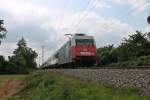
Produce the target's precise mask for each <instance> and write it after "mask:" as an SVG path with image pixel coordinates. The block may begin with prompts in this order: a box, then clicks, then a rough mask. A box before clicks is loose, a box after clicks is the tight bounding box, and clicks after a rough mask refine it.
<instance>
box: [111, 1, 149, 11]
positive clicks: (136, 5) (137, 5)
mask: <svg viewBox="0 0 150 100" xmlns="http://www.w3.org/2000/svg"><path fill="white" fill-rule="evenodd" d="M111 1H113V2H116V3H119V4H123V5H124V4H126V5H130V6H131V8H133V9H134V10H136V11H143V10H145V9H147V8H148V6H149V3H150V2H149V0H111Z"/></svg>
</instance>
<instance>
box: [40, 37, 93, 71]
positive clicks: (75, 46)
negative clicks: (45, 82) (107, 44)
mask: <svg viewBox="0 0 150 100" xmlns="http://www.w3.org/2000/svg"><path fill="white" fill-rule="evenodd" d="M95 63H96V44H95V40H94V37H93V36H88V35H86V34H74V35H73V36H72V37H71V38H70V40H68V41H67V43H66V44H64V45H63V46H62V47H61V48H60V49H59V50H58V51H57V52H56V53H55V54H54V55H53V56H51V57H50V58H49V59H48V60H47V61H46V62H45V63H44V64H43V65H42V67H43V68H47V67H56V66H57V67H60V66H65V67H66V66H67V65H69V66H72V67H73V66H74V67H76V66H77V65H94V64H95Z"/></svg>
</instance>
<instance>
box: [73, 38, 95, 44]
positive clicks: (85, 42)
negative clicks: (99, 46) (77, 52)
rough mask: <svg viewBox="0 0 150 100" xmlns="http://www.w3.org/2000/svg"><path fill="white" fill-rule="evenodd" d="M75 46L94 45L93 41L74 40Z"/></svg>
mask: <svg viewBox="0 0 150 100" xmlns="http://www.w3.org/2000/svg"><path fill="white" fill-rule="evenodd" d="M75 41H76V45H94V40H93V39H76V40H75Z"/></svg>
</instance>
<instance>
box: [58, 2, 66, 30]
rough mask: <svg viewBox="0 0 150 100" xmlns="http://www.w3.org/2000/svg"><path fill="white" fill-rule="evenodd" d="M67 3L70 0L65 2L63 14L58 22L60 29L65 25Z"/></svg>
mask: <svg viewBox="0 0 150 100" xmlns="http://www.w3.org/2000/svg"><path fill="white" fill-rule="evenodd" d="M67 3H68V0H65V2H64V5H63V9H62V16H60V22H59V24H58V26H59V27H58V30H59V29H61V26H62V25H63V19H64V16H65V10H66V7H67Z"/></svg>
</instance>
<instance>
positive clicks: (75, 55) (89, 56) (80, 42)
mask: <svg viewBox="0 0 150 100" xmlns="http://www.w3.org/2000/svg"><path fill="white" fill-rule="evenodd" d="M74 41H75V42H74V43H75V45H74V46H73V47H72V61H73V62H74V63H79V64H87V65H89V64H90V65H91V64H92V65H93V64H95V62H96V45H95V40H94V38H93V37H92V36H76V37H75V38H74Z"/></svg>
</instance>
